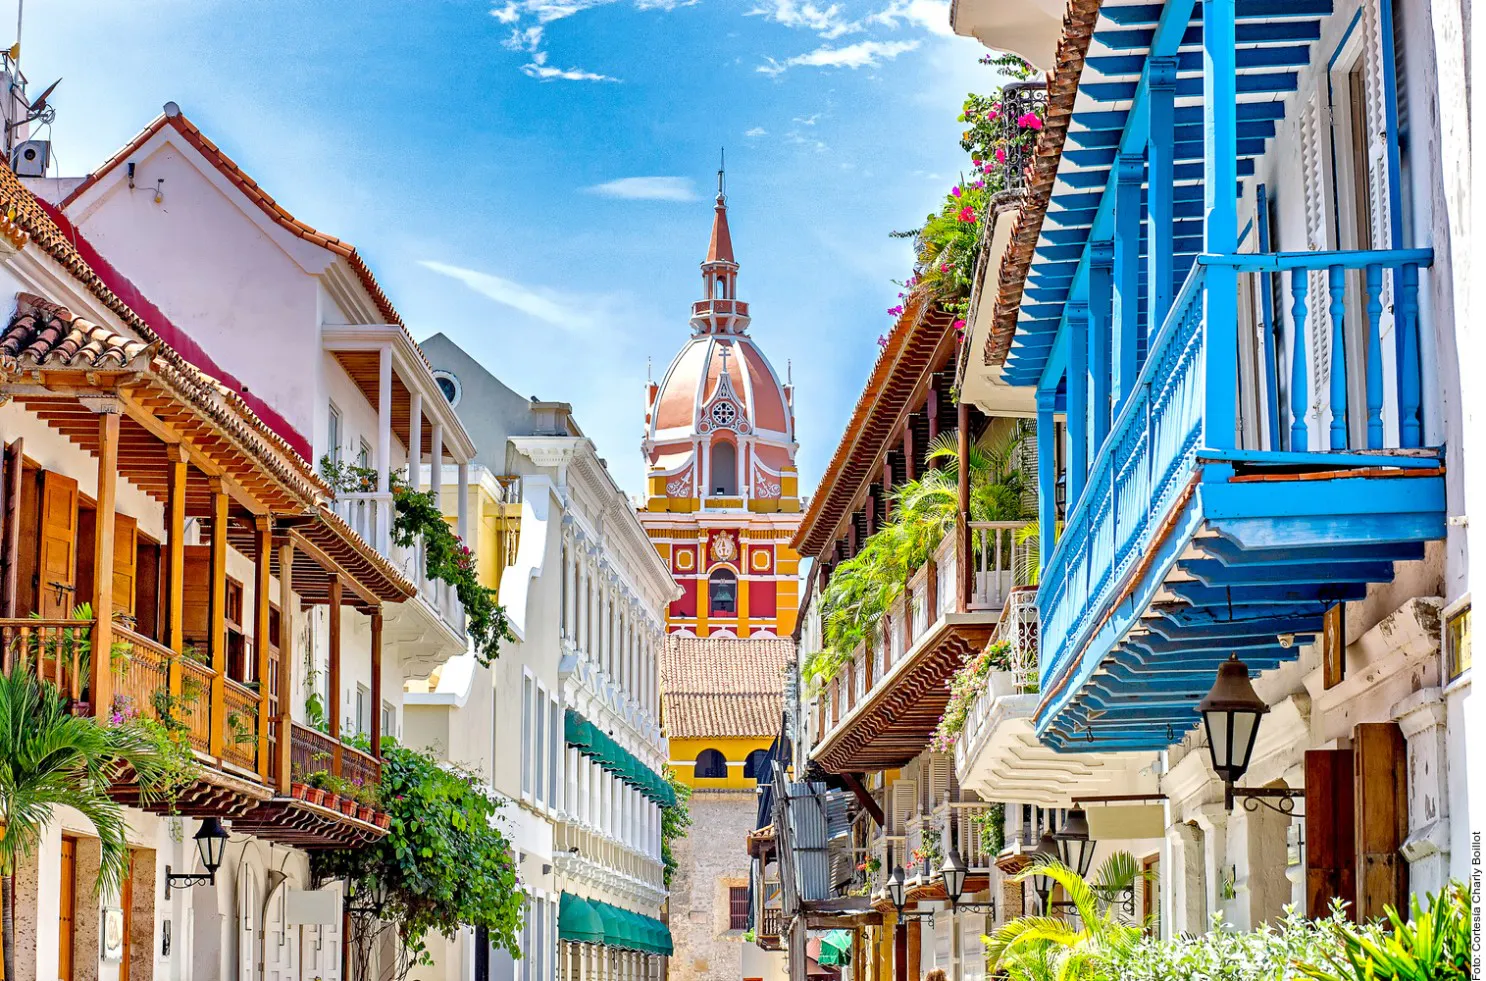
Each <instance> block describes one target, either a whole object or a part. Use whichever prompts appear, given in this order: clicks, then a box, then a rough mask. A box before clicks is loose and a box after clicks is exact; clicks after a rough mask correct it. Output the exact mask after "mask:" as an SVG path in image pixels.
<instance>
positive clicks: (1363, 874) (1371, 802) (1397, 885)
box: [1306, 722, 1409, 920]
mask: <svg viewBox="0 0 1486 981" xmlns="http://www.w3.org/2000/svg"><path fill="white" fill-rule="evenodd" d="M1352 753H1353V761H1352V762H1353V785H1354V787H1355V790H1356V808H1357V813H1356V821H1355V826H1356V835H1357V837H1356V841H1357V919H1358V920H1369V919H1372V918H1374V917H1380V916H1382V915H1383V907H1384V906H1392V907H1393V908H1394V909H1398V910H1407V909H1408V905H1407V904H1408V890H1409V867H1408V863H1407V862H1406V861H1404V858H1403V856H1402V855H1401V854H1400V853H1399V849H1400V848H1401V847H1402V846H1403V842H1404V839H1405V838H1406V837H1407V836H1408V825H1409V802H1408V787H1407V783H1406V781H1407V767H1408V752H1407V749H1406V747H1405V745H1404V739H1403V731H1402V730H1400V729H1399V728H1398V724H1397V723H1396V722H1363V723H1359V724H1358V725H1357V726H1356V727H1355V728H1354V729H1353V730H1352ZM1306 810H1307V812H1309V810H1310V808H1309V807H1307V808H1306Z"/></svg>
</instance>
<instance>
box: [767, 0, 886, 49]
mask: <svg viewBox="0 0 1486 981" xmlns="http://www.w3.org/2000/svg"><path fill="white" fill-rule="evenodd" d="M746 16H749V17H767V18H768V19H769V20H772V21H773V22H774V23H776V24H783V25H784V26H785V27H796V28H804V29H805V30H808V31H814V32H815V33H817V34H819V35H820V36H821V37H823V38H826V39H827V40H830V39H833V38H838V37H840V36H841V35H843V34H850V33H851V32H852V31H857V30H861V25H860V24H858V23H856V22H854V21H851V20H848V19H846V17H845V16H843V14H842V10H841V5H840V4H839V3H833V4H831V5H830V6H829V7H817V6H816V5H815V4H813V3H811V2H810V0H805V2H804V3H799V2H797V0H768V3H767V4H766V5H763V6H758V7H754V8H753V9H752V10H750V11H748V13H747V15H746Z"/></svg>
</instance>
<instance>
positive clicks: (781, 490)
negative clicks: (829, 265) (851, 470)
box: [640, 172, 800, 637]
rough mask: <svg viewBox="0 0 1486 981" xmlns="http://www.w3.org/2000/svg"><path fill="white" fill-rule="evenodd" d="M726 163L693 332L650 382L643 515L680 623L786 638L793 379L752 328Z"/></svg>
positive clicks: (791, 572)
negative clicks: (742, 292)
mask: <svg viewBox="0 0 1486 981" xmlns="http://www.w3.org/2000/svg"><path fill="white" fill-rule="evenodd" d="M737 289H738V261H737V260H736V259H735V258H734V257H733V240H732V235H731V233H730V231H729V229H728V211H727V200H726V198H725V197H724V195H723V192H722V174H721V172H719V173H718V192H717V203H716V207H715V209H714V215H713V218H712V241H711V243H710V244H709V246H708V248H707V258H706V260H705V261H703V263H702V299H700V300H697V301H696V302H695V303H693V304H692V305H691V336H690V337H689V338H687V340H686V343H685V344H683V345H682V347H681V350H680V351H679V352H678V353H677V354H676V357H675V359H674V360H672V361H671V365H670V367H669V368H667V369H666V372H665V375H664V376H662V377H661V379H660V381H659V382H658V383H657V382H655V381H653V380H652V381H651V382H649V383H647V385H646V392H645V439H644V443H643V448H644V452H645V458H646V462H647V464H648V474H647V477H646V487H647V494H646V503H645V506H644V508H643V509H642V510H641V511H640V522H641V523H642V524H643V525H644V526H645V529H646V531H647V532H648V533H649V535H650V539H651V541H653V542H654V543H655V547H656V548H657V549H658V550H659V551H660V554H661V556H662V557H664V558H665V559H666V560H667V562H668V563H669V564H670V567H671V573H672V574H673V575H674V576H675V577H676V581H677V582H678V583H680V584H681V587H682V589H683V590H685V592H684V593H683V595H682V597H681V598H680V599H679V600H676V601H675V602H674V603H672V604H671V611H670V616H669V617H668V627H669V629H670V630H671V632H673V633H681V632H685V633H692V634H695V635H697V636H699V637H708V636H729V635H731V636H735V637H750V636H769V635H773V636H778V637H785V636H788V635H789V634H791V633H792V632H793V631H794V628H795V618H796V615H797V614H798V611H799V585H798V582H797V579H796V574H797V572H798V570H799V556H798V555H797V554H796V553H795V552H794V550H793V549H791V548H790V547H789V542H790V539H791V538H792V537H793V536H794V533H795V529H796V527H798V525H799V523H800V497H799V474H798V472H797V471H796V469H795V452H796V450H797V449H798V446H797V445H796V443H795V419H794V389H793V386H792V385H791V384H789V383H788V382H781V381H780V379H779V375H778V374H777V373H776V372H775V371H774V367H773V366H772V365H771V364H769V359H768V358H766V357H764V353H763V351H761V350H760V349H759V347H758V345H757V344H756V343H754V340H753V338H752V337H750V336H749V335H748V325H749V317H748V304H747V303H745V302H743V301H742V300H740V299H738V292H737Z"/></svg>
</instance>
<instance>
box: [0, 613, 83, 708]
mask: <svg viewBox="0 0 1486 981" xmlns="http://www.w3.org/2000/svg"><path fill="white" fill-rule="evenodd" d="M93 624H94V621H92V620H38V619H35V618H26V617H20V618H6V619H3V620H0V650H3V652H4V661H5V670H6V671H9V670H10V669H11V668H12V667H13V666H16V665H22V664H24V665H28V666H29V669H30V670H32V671H36V672H37V673H39V674H40V676H41V677H42V678H43V679H45V680H46V681H50V682H51V683H52V684H54V685H56V686H57V687H58V688H60V689H61V690H62V691H64V692H66V693H67V694H68V696H69V697H71V698H73V699H78V698H81V697H82V696H83V694H84V689H85V688H86V686H87V664H86V661H87V658H88V657H89V653H88V652H89V650H90V648H91V647H92V635H93Z"/></svg>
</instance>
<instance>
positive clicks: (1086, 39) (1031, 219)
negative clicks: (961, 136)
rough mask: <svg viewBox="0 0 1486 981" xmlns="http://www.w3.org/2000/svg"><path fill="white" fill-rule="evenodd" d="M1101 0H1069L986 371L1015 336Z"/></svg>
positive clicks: (1004, 264) (1005, 260) (1005, 264)
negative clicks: (1024, 292) (1024, 291)
mask: <svg viewBox="0 0 1486 981" xmlns="http://www.w3.org/2000/svg"><path fill="white" fill-rule="evenodd" d="M1100 3H1101V0H1069V2H1068V9H1067V11H1066V12H1065V13H1064V15H1063V33H1062V36H1061V37H1060V38H1059V40H1058V49H1057V54H1056V56H1055V63H1056V65H1057V67H1056V68H1055V69H1054V70H1053V71H1052V72H1049V73H1048V77H1047V118H1046V120H1045V122H1044V125H1043V128H1042V131H1041V133H1040V134H1039V135H1038V138H1037V147H1036V150H1035V153H1034V155H1033V161H1032V163H1031V164H1029V165H1028V168H1027V169H1028V171H1029V173H1028V181H1027V200H1026V201H1025V202H1024V203H1023V205H1022V207H1021V209H1020V211H1019V212H1018V214H1017V217H1016V221H1015V224H1014V225H1013V226H1012V231H1011V240H1010V241H1009V242H1007V244H1006V251H1005V252H1004V253H1003V255H1002V259H1001V265H1000V270H999V274H998V282H997V287H996V306H995V309H994V311H993V313H992V321H991V329H990V331H989V333H988V336H987V337H986V342H985V349H984V354H983V360H984V363H985V364H986V366H987V367H994V366H996V365H1000V364H1002V363H1004V362H1005V360H1006V356H1007V354H1008V353H1009V352H1010V350H1011V342H1012V338H1013V337H1014V336H1015V335H1016V324H1017V317H1018V315H1019V314H1020V311H1021V304H1022V292H1023V290H1024V289H1025V287H1026V283H1027V273H1028V271H1029V270H1030V268H1031V265H1032V258H1033V255H1034V253H1035V251H1036V248H1037V240H1038V238H1039V237H1040V236H1041V234H1042V222H1043V219H1044V218H1045V217H1046V215H1047V207H1048V203H1049V201H1051V199H1052V191H1053V184H1054V183H1055V181H1056V180H1057V175H1058V166H1059V165H1060V164H1061V162H1062V159H1063V147H1064V144H1065V142H1066V140H1067V137H1068V125H1069V123H1070V122H1071V121H1072V119H1073V103H1074V99H1075V98H1077V96H1078V85H1079V79H1080V77H1081V76H1082V75H1083V68H1084V57H1085V55H1087V53H1088V50H1089V43H1090V42H1091V41H1092V40H1093V37H1094V25H1095V23H1096V22H1097V20H1098V19H1099V8H1100Z"/></svg>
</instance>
